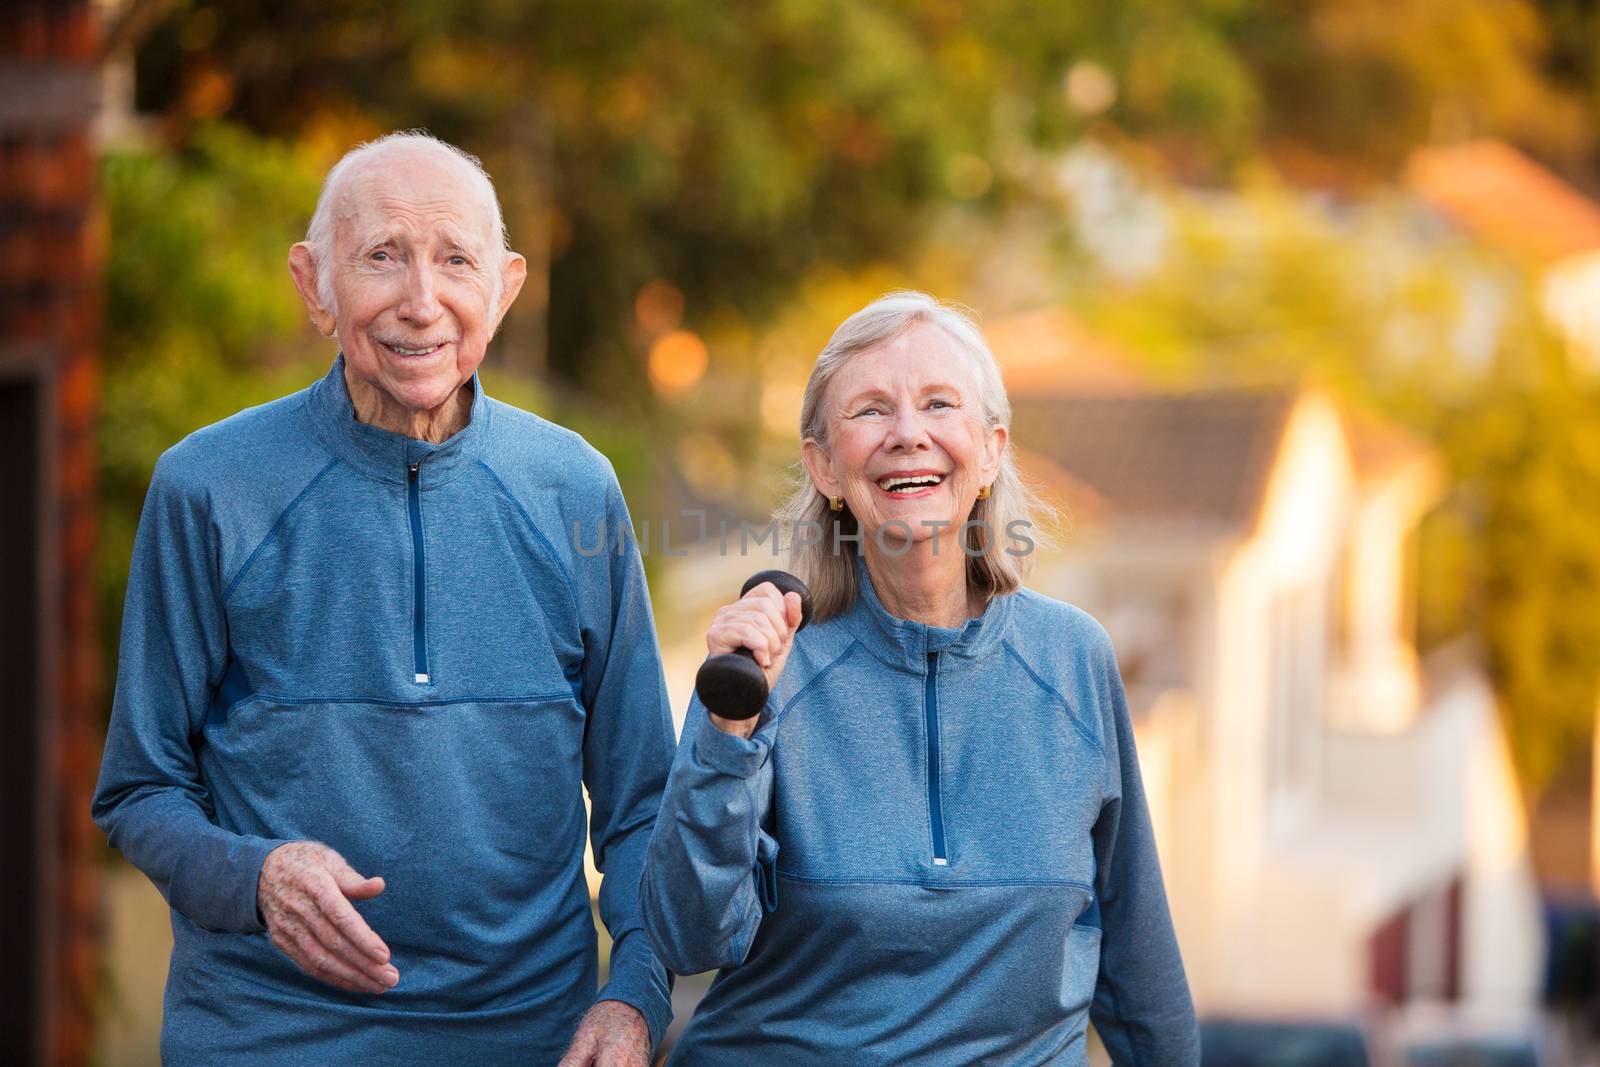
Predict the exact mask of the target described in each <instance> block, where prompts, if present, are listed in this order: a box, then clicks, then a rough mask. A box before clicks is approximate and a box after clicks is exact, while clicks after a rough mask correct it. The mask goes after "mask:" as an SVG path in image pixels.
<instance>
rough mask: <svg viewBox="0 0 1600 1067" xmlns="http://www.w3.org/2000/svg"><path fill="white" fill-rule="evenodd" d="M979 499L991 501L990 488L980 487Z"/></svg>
mask: <svg viewBox="0 0 1600 1067" xmlns="http://www.w3.org/2000/svg"><path fill="white" fill-rule="evenodd" d="M978 499H979V500H988V499H989V487H988V486H987V485H980V486H978Z"/></svg>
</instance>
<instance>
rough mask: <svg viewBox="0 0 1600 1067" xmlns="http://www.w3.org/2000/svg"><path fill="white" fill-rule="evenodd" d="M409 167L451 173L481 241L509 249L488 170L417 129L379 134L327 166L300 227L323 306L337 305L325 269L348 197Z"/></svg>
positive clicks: (348, 212) (329, 273)
mask: <svg viewBox="0 0 1600 1067" xmlns="http://www.w3.org/2000/svg"><path fill="white" fill-rule="evenodd" d="M414 168H422V169H434V170H444V171H447V172H450V173H452V174H453V175H454V176H455V177H456V178H457V180H458V181H459V182H460V186H461V189H462V191H463V193H464V195H466V196H467V197H469V198H471V200H473V201H474V202H475V203H476V207H477V209H478V211H479V212H481V217H482V220H483V225H484V234H485V240H486V241H487V243H488V244H489V246H490V248H494V247H498V249H499V250H500V251H501V252H502V253H505V254H509V253H510V251H511V243H510V239H509V236H508V235H507V233H506V228H505V221H504V219H503V218H502V217H501V214H500V200H499V198H498V197H497V196H496V195H495V191H494V183H493V182H491V181H490V180H489V174H488V172H487V171H485V170H484V169H483V163H482V162H481V161H479V159H478V157H477V156H474V155H472V154H471V153H470V152H465V151H462V150H461V149H459V148H457V147H456V146H455V145H453V144H450V143H449V142H447V141H441V140H439V138H437V137H435V136H433V135H432V134H430V133H427V132H425V131H423V130H401V131H398V132H395V133H390V134H385V135H384V136H382V137H379V138H378V139H376V140H373V141H367V142H366V143H364V144H359V145H357V146H356V147H354V148H352V149H350V151H348V152H346V153H345V154H344V156H343V157H342V158H341V159H340V160H339V162H337V163H335V164H334V165H333V169H331V170H329V171H328V175H327V177H325V178H324V179H323V180H322V192H321V194H320V195H318V197H317V208H316V211H314V212H313V213H312V215H311V224H310V225H309V226H307V227H306V244H307V245H309V246H310V247H311V255H312V258H313V260H314V261H315V263H316V266H317V290H318V295H319V296H320V297H321V299H322V302H323V305H324V306H325V307H327V308H328V309H329V310H331V311H337V309H338V303H337V299H336V297H335V294H334V288H333V270H332V269H331V267H332V263H333V255H334V243H335V240H336V238H337V235H338V228H339V223H340V220H341V219H347V218H349V217H350V216H351V215H352V214H353V211H352V207H351V201H352V198H353V197H356V196H359V195H361V193H362V192H364V191H368V190H369V189H370V188H371V187H372V186H373V185H375V184H376V185H379V186H381V184H382V183H383V182H384V181H386V180H389V179H390V178H391V177H397V176H402V175H405V174H407V173H409V172H410V169H414ZM363 187H367V189H363ZM497 288H498V287H497ZM499 297H500V294H499V293H498V292H496V294H495V304H496V305H498V304H499Z"/></svg>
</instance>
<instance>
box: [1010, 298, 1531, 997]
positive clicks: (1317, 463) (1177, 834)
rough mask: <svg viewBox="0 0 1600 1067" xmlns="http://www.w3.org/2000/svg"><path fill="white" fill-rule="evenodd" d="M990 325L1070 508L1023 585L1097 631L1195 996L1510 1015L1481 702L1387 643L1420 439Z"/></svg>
mask: <svg viewBox="0 0 1600 1067" xmlns="http://www.w3.org/2000/svg"><path fill="white" fill-rule="evenodd" d="M989 333H990V338H991V341H992V342H993V344H994V347H995V349H996V352H997V354H998V355H999V356H1000V357H1001V360H1002V364H1003V365H1004V366H1005V368H1006V371H1007V375H1008V382H1009V383H1010V385H1009V388H1010V390H1011V394H1012V403H1013V408H1014V412H1015V419H1014V422H1013V435H1012V441H1013V443H1014V444H1015V445H1016V446H1017V449H1018V454H1019V458H1020V459H1021V462H1022V465H1023V469H1024V473H1025V474H1026V475H1028V476H1031V478H1032V479H1033V480H1034V481H1035V482H1037V483H1039V484H1041V485H1043V486H1044V487H1045V488H1046V490H1047V491H1048V492H1049V494H1050V495H1051V496H1053V497H1054V502H1055V503H1056V504H1057V505H1058V506H1060V507H1062V508H1064V509H1065V510H1066V511H1067V512H1068V514H1069V516H1070V517H1071V521H1072V529H1071V530H1070V533H1069V534H1068V536H1067V537H1066V539H1065V540H1066V547H1065V550H1064V551H1061V552H1058V553H1050V554H1048V556H1047V557H1043V558H1041V561H1040V564H1039V566H1038V568H1037V569H1036V571H1035V573H1034V576H1033V578H1032V580H1031V581H1030V584H1031V585H1033V586H1035V587H1036V588H1038V589H1040V590H1041V591H1043V592H1046V593H1048V594H1050V595H1052V596H1057V597H1060V598H1062V599H1065V600H1069V601H1071V602H1073V603H1076V604H1079V605H1080V606H1082V607H1084V608H1085V609H1086V610H1088V611H1090V612H1091V613H1092V614H1094V615H1095V616H1096V617H1097V618H1099V619H1100V620H1101V621H1102V622H1103V623H1104V624H1105V625H1106V627H1107V629H1108V630H1109V631H1110V633H1111V636H1112V638H1113V640H1114V642H1115V645H1116V649H1117V652H1118V656H1119V661H1120V664H1121V667H1122V671H1123V674H1124V677H1125V680H1126V683H1127V688H1128V693H1129V699H1130V703H1131V706H1132V710H1133V714H1134V718H1135V724H1136V732H1137V738H1138V744H1139V749H1140V757H1141V763H1142V766H1143V768H1144V776H1145V783H1146V787H1147V790H1148V792H1149V795H1150V800H1151V804H1152V809H1153V814H1154V819H1155V823H1156V828H1157V834H1158V838H1159V845H1160V851H1161V856H1162V862H1163V867H1164V870H1165V873H1166V878H1167V887H1168V893H1169V896H1170V899H1171V901H1172V906H1173V912H1174V917H1175V920H1176V922H1177V925H1178V931H1179V937H1180V940H1181V942H1182V945H1183V950H1184V954H1185V961H1186V963H1187V965H1188V968H1189V974H1190V979H1191V982H1192V983H1193V986H1194V989H1195V994H1196V999H1197V1002H1198V1004H1199V1006H1200V1008H1201V1010H1202V1011H1208V1012H1217V1011H1230V1012H1232V1011H1248V1012H1254V1013H1259V1012H1315V1013H1319V1014H1328V1013H1331V1014H1342V1013H1347V1012H1352V1011H1357V1010H1360V1009H1363V1008H1366V1007H1369V1006H1371V1005H1373V1004H1374V1003H1387V1004H1396V1005H1399V1004H1407V1003H1413V1002H1420V1001H1432V1000H1438V1001H1449V1002H1459V1003H1461V1004H1463V1005H1465V1006H1470V1007H1481V1008H1486V1009H1487V1008H1501V1009H1512V1010H1518V1009H1524V1008H1526V1007H1528V1006H1530V1005H1531V1004H1532V1003H1533V1001H1534V998H1535V996H1536V994H1537V989H1538V980H1539V973H1540V966H1541V962H1542V932H1541V926H1540V913H1539V901H1538V895H1537V890H1536V887H1535V883H1534V879H1533V876H1532V870H1531V866H1530V860H1529V854H1528V843H1527V840H1526V822H1525V818H1524V813H1523V811H1522V809H1521V806H1520V799H1519V794H1518V791H1517V786H1516V783H1515V780H1514V777H1513V773H1512V767H1511V762H1510V756H1509V752H1508V749H1507V746H1506V744H1505V740H1504V737H1503V736H1502V733H1501V731H1500V728H1499V725H1498V720H1497V717H1496V711H1495V706H1494V702H1493V697H1492V694H1491V691H1490V690H1489V688H1488V686H1487V685H1486V683H1485V681H1484V679H1483V678H1482V677H1481V676H1480V675H1479V673H1478V672H1477V670H1476V669H1475V668H1474V666H1473V665H1472V664H1471V662H1470V660H1469V659H1468V657H1466V656H1464V655H1461V654H1459V653H1457V652H1455V651H1453V650H1450V649H1445V650H1442V651H1440V652H1438V653H1436V654H1434V655H1431V656H1430V657H1428V658H1427V659H1426V660H1425V661H1423V660H1419V657H1418V654H1417V651H1416V649H1415V647H1414V645H1413V643H1412V640H1411V637H1410V631H1411V592H1410V586H1411V582H1410V555H1411V551H1412V550H1411V536H1412V533H1413V531H1414V530H1415V527H1416V525H1417V522H1418V520H1419V519H1420V518H1421V516H1422V515H1423V513H1424V512H1425V511H1426V510H1427V509H1428V508H1429V507H1430V505H1431V504H1432V503H1433V501H1434V500H1435V496H1436V494H1437V493H1438V492H1439V490H1440V488H1441V487H1440V474H1439V470H1438V467H1437V464H1436V461H1435V459H1434V457H1433V456H1432V455H1431V454H1430V453H1429V451H1428V450H1427V448H1426V447H1424V446H1423V445H1422V444H1420V443H1419V442H1417V441H1415V440H1413V439H1411V438H1410V437H1409V436H1407V435H1405V434H1403V433H1400V432H1399V431H1397V430H1395V429H1393V428H1389V427H1383V426H1375V425H1370V424H1368V423H1366V422H1359V421H1356V420H1353V419H1351V418H1350V417H1348V416H1347V415H1346V414H1344V413H1342V412H1341V411H1339V410H1338V408H1337V407H1336V406H1335V405H1334V404H1333V403H1332V402H1331V401H1330V400H1329V399H1328V398H1326V397H1325V396H1323V395H1321V394H1319V393H1317V392H1314V391H1309V390H1297V389H1285V390H1278V391H1208V392H1189V393H1172V392H1163V391H1158V390H1155V389H1151V388H1147V387H1143V386H1141V385H1140V384H1139V383H1138V382H1137V380H1134V379H1132V378H1131V377H1130V376H1128V375H1127V374H1126V373H1119V372H1116V371H1115V370H1114V368H1113V367H1110V366H1108V364H1107V361H1108V359H1110V360H1113V361H1114V354H1108V353H1106V352H1104V351H1101V350H1097V349H1095V348H1094V347H1093V345H1092V344H1086V343H1085V341H1084V339H1083V338H1082V335H1081V333H1080V332H1078V331H1077V330H1076V329H1075V328H1074V327H1073V326H1072V324H1071V322H1070V320H1068V319H1066V318H1065V317H1063V316H1059V315H1055V314H1053V313H1046V314H1044V315H1043V316H1033V317H1030V318H1029V319H1027V320H1022V321H1020V322H1018V321H1013V322H1008V323H1001V324H998V325H996V326H994V327H991V328H990V330H989ZM1051 338H1054V340H1051ZM1052 344H1053V345H1055V348H1054V349H1053V351H1055V352H1056V353H1057V355H1056V358H1055V359H1054V360H1053V361H1054V363H1055V368H1056V369H1055V373H1053V374H1052V373H1049V372H1048V370H1047V368H1045V367H1043V366H1041V362H1042V358H1041V352H1044V351H1051V349H1050V346H1051V345H1052ZM1043 361H1044V362H1048V360H1043Z"/></svg>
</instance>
